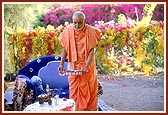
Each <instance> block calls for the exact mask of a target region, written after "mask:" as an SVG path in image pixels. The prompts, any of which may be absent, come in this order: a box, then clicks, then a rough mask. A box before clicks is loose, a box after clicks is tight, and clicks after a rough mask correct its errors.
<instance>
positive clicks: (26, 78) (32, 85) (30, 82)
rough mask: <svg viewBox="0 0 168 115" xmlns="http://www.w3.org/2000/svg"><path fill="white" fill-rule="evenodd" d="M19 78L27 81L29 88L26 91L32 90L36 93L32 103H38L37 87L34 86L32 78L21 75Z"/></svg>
mask: <svg viewBox="0 0 168 115" xmlns="http://www.w3.org/2000/svg"><path fill="white" fill-rule="evenodd" d="M18 77H19V78H24V79H25V80H26V85H27V86H26V90H27V91H30V90H31V89H32V90H33V91H34V93H33V100H32V102H35V101H36V96H37V94H36V91H35V85H34V83H33V82H32V81H31V79H30V78H28V77H27V76H25V75H19V76H18Z"/></svg>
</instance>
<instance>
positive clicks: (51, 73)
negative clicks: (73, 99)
mask: <svg viewBox="0 0 168 115" xmlns="http://www.w3.org/2000/svg"><path fill="white" fill-rule="evenodd" d="M52 61H57V63H56V64H55V65H53V64H51V63H50V62H52ZM60 61H61V57H60V56H52V55H50V56H44V57H40V58H37V59H34V60H32V61H31V62H29V63H28V64H27V65H25V66H24V67H23V68H22V69H20V70H19V72H18V75H19V76H20V77H22V78H26V83H27V87H26V89H27V90H30V88H31V89H33V90H34V96H33V97H34V101H35V99H36V97H37V96H38V95H39V94H41V93H42V92H38V91H37V90H40V89H39V87H37V86H35V84H34V83H33V82H32V81H31V78H32V77H33V76H39V71H40V69H42V68H44V67H45V66H46V65H47V64H49V63H50V64H51V65H53V66H51V67H50V64H49V67H48V68H47V70H45V69H44V70H43V71H47V72H42V73H43V74H42V76H39V77H40V78H41V80H42V85H43V89H44V91H45V92H46V84H49V86H50V88H51V89H55V88H58V89H61V90H60V91H59V92H56V91H55V93H56V94H59V96H60V97H65V98H69V84H68V76H64V77H62V76H59V73H58V71H57V68H58V66H59V63H60ZM65 62H68V60H67V59H66V60H65ZM66 66H67V65H66V63H65V67H66ZM64 69H65V68H64Z"/></svg>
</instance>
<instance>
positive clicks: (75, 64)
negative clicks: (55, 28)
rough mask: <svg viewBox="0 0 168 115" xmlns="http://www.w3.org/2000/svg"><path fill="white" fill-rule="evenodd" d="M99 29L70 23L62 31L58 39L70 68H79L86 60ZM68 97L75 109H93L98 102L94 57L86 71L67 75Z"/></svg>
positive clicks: (95, 42) (98, 35) (95, 43)
mask: <svg viewBox="0 0 168 115" xmlns="http://www.w3.org/2000/svg"><path fill="white" fill-rule="evenodd" d="M99 37H100V31H99V30H98V29H96V28H94V27H92V26H89V25H87V24H85V27H84V29H82V30H81V31H76V30H74V26H73V25H70V26H69V27H68V28H67V29H66V30H65V31H63V32H62V33H61V34H60V36H59V40H60V43H61V45H62V46H63V48H64V49H65V51H66V52H67V57H68V63H69V64H70V68H71V69H72V70H81V69H82V68H83V67H84V66H85V64H86V61H87V58H88V55H89V51H90V50H91V49H92V48H94V47H95V46H96V45H97V43H98V42H97V39H98V38H99ZM68 82H69V90H70V98H71V99H74V100H75V102H76V103H75V105H76V111H83V110H88V111H94V110H96V109H97V104H98V97H97V93H98V81H97V73H96V63H95V57H94V56H93V60H92V61H91V63H90V65H89V67H88V71H87V73H85V74H83V75H77V76H75V75H70V76H69V77H68Z"/></svg>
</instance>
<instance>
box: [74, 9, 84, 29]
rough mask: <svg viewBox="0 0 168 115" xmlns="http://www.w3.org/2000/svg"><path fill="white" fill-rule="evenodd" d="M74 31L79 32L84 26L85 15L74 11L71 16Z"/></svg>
mask: <svg viewBox="0 0 168 115" xmlns="http://www.w3.org/2000/svg"><path fill="white" fill-rule="evenodd" d="M72 21H73V24H74V29H75V30H77V31H80V30H82V29H83V28H84V26H85V14H84V13H83V12H81V11H76V12H75V13H74V14H73V16H72Z"/></svg>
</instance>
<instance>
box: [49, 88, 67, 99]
mask: <svg viewBox="0 0 168 115" xmlns="http://www.w3.org/2000/svg"><path fill="white" fill-rule="evenodd" d="M51 94H54V95H55V94H57V95H59V98H63V97H64V98H69V88H67V89H53V90H51Z"/></svg>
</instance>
